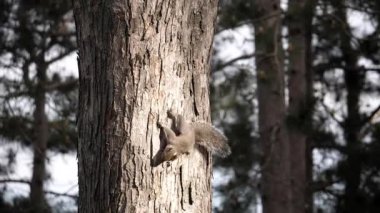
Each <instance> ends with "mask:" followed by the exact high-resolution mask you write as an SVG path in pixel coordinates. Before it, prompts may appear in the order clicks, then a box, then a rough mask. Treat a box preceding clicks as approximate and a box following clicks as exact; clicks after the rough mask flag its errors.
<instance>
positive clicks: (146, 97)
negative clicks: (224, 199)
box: [74, 0, 217, 212]
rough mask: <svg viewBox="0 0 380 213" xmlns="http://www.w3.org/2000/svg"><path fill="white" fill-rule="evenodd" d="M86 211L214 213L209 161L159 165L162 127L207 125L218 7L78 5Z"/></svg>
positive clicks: (195, 155)
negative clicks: (174, 122)
mask: <svg viewBox="0 0 380 213" xmlns="http://www.w3.org/2000/svg"><path fill="white" fill-rule="evenodd" d="M74 8H75V9H74V13H75V20H76V26H77V34H78V41H79V42H78V44H79V70H80V71H79V72H80V77H79V81H80V90H79V92H80V93H79V118H78V131H79V146H78V161H79V175H78V176H79V195H80V196H79V211H80V212H182V211H186V212H211V183H210V181H211V170H212V167H211V166H212V164H211V161H210V160H211V158H210V157H209V156H207V153H205V152H202V153H200V152H198V151H196V150H194V152H192V153H190V155H188V156H186V155H185V156H183V157H181V158H179V159H177V160H175V161H173V162H171V163H168V164H167V163H164V164H159V165H155V156H157V155H158V153H159V150H160V148H163V146H162V145H161V146H160V140H159V130H158V128H157V121H160V122H168V119H167V115H166V111H167V110H169V109H173V110H174V111H175V112H179V113H182V114H183V116H184V117H185V118H188V119H190V118H194V117H197V118H198V119H201V120H206V121H209V120H210V111H209V89H208V86H209V85H208V80H209V59H210V55H209V54H210V49H211V44H212V38H213V35H214V23H215V19H216V12H217V1H216V0H212V1H204V0H195V1H170V0H165V1H154V2H149V3H146V2H138V1H128V2H126V1H105V2H102V1H76V2H75V3H74Z"/></svg>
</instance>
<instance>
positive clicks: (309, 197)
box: [304, 0, 316, 213]
mask: <svg viewBox="0 0 380 213" xmlns="http://www.w3.org/2000/svg"><path fill="white" fill-rule="evenodd" d="M315 7H316V0H308V1H307V3H306V8H305V12H304V14H305V38H306V46H305V48H306V57H305V60H306V62H305V64H306V98H307V102H306V106H307V107H308V108H309V109H307V112H308V113H307V118H306V122H309V125H307V127H308V133H310V132H312V131H313V129H314V125H313V113H314V111H315V106H314V105H315V103H314V102H315V101H314V100H315V98H314V91H313V88H314V87H313V85H314V72H313V50H312V38H313V18H314V13H315ZM313 143H314V141H313V138H312V137H307V139H306V147H305V148H306V153H305V159H306V196H305V205H306V207H305V209H306V210H305V213H312V212H313V210H314V196H313V195H314V191H313V188H312V187H311V186H312V183H313V165H314V164H313V146H312V144H313Z"/></svg>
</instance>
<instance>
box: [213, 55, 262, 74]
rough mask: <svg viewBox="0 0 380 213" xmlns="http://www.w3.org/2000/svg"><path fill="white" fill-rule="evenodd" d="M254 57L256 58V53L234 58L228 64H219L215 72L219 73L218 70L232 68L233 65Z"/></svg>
mask: <svg viewBox="0 0 380 213" xmlns="http://www.w3.org/2000/svg"><path fill="white" fill-rule="evenodd" d="M254 56H256V54H255V53H250V54H245V55H241V56H238V57H236V58H233V59H231V60H229V61H227V62H224V63H222V64H217V65H216V66H215V71H218V70H221V69H224V68H225V67H228V66H231V65H233V64H234V63H235V62H237V61H240V60H244V59H249V58H252V57H254Z"/></svg>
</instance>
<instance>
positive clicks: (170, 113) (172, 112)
mask: <svg viewBox="0 0 380 213" xmlns="http://www.w3.org/2000/svg"><path fill="white" fill-rule="evenodd" d="M167 113H168V117H169V118H175V113H174V110H173V109H169V110H168V112H167Z"/></svg>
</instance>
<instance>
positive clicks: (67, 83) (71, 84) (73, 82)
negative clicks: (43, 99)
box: [45, 79, 78, 92]
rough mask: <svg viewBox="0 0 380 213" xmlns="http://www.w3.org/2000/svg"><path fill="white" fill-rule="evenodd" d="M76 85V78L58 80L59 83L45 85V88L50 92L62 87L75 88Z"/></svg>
mask: <svg viewBox="0 0 380 213" xmlns="http://www.w3.org/2000/svg"><path fill="white" fill-rule="evenodd" d="M77 86H78V80H76V79H74V80H68V81H65V82H59V83H54V84H50V85H47V86H45V90H46V91H47V92H50V91H53V90H62V89H66V90H71V89H74V88H76V87H77Z"/></svg>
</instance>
